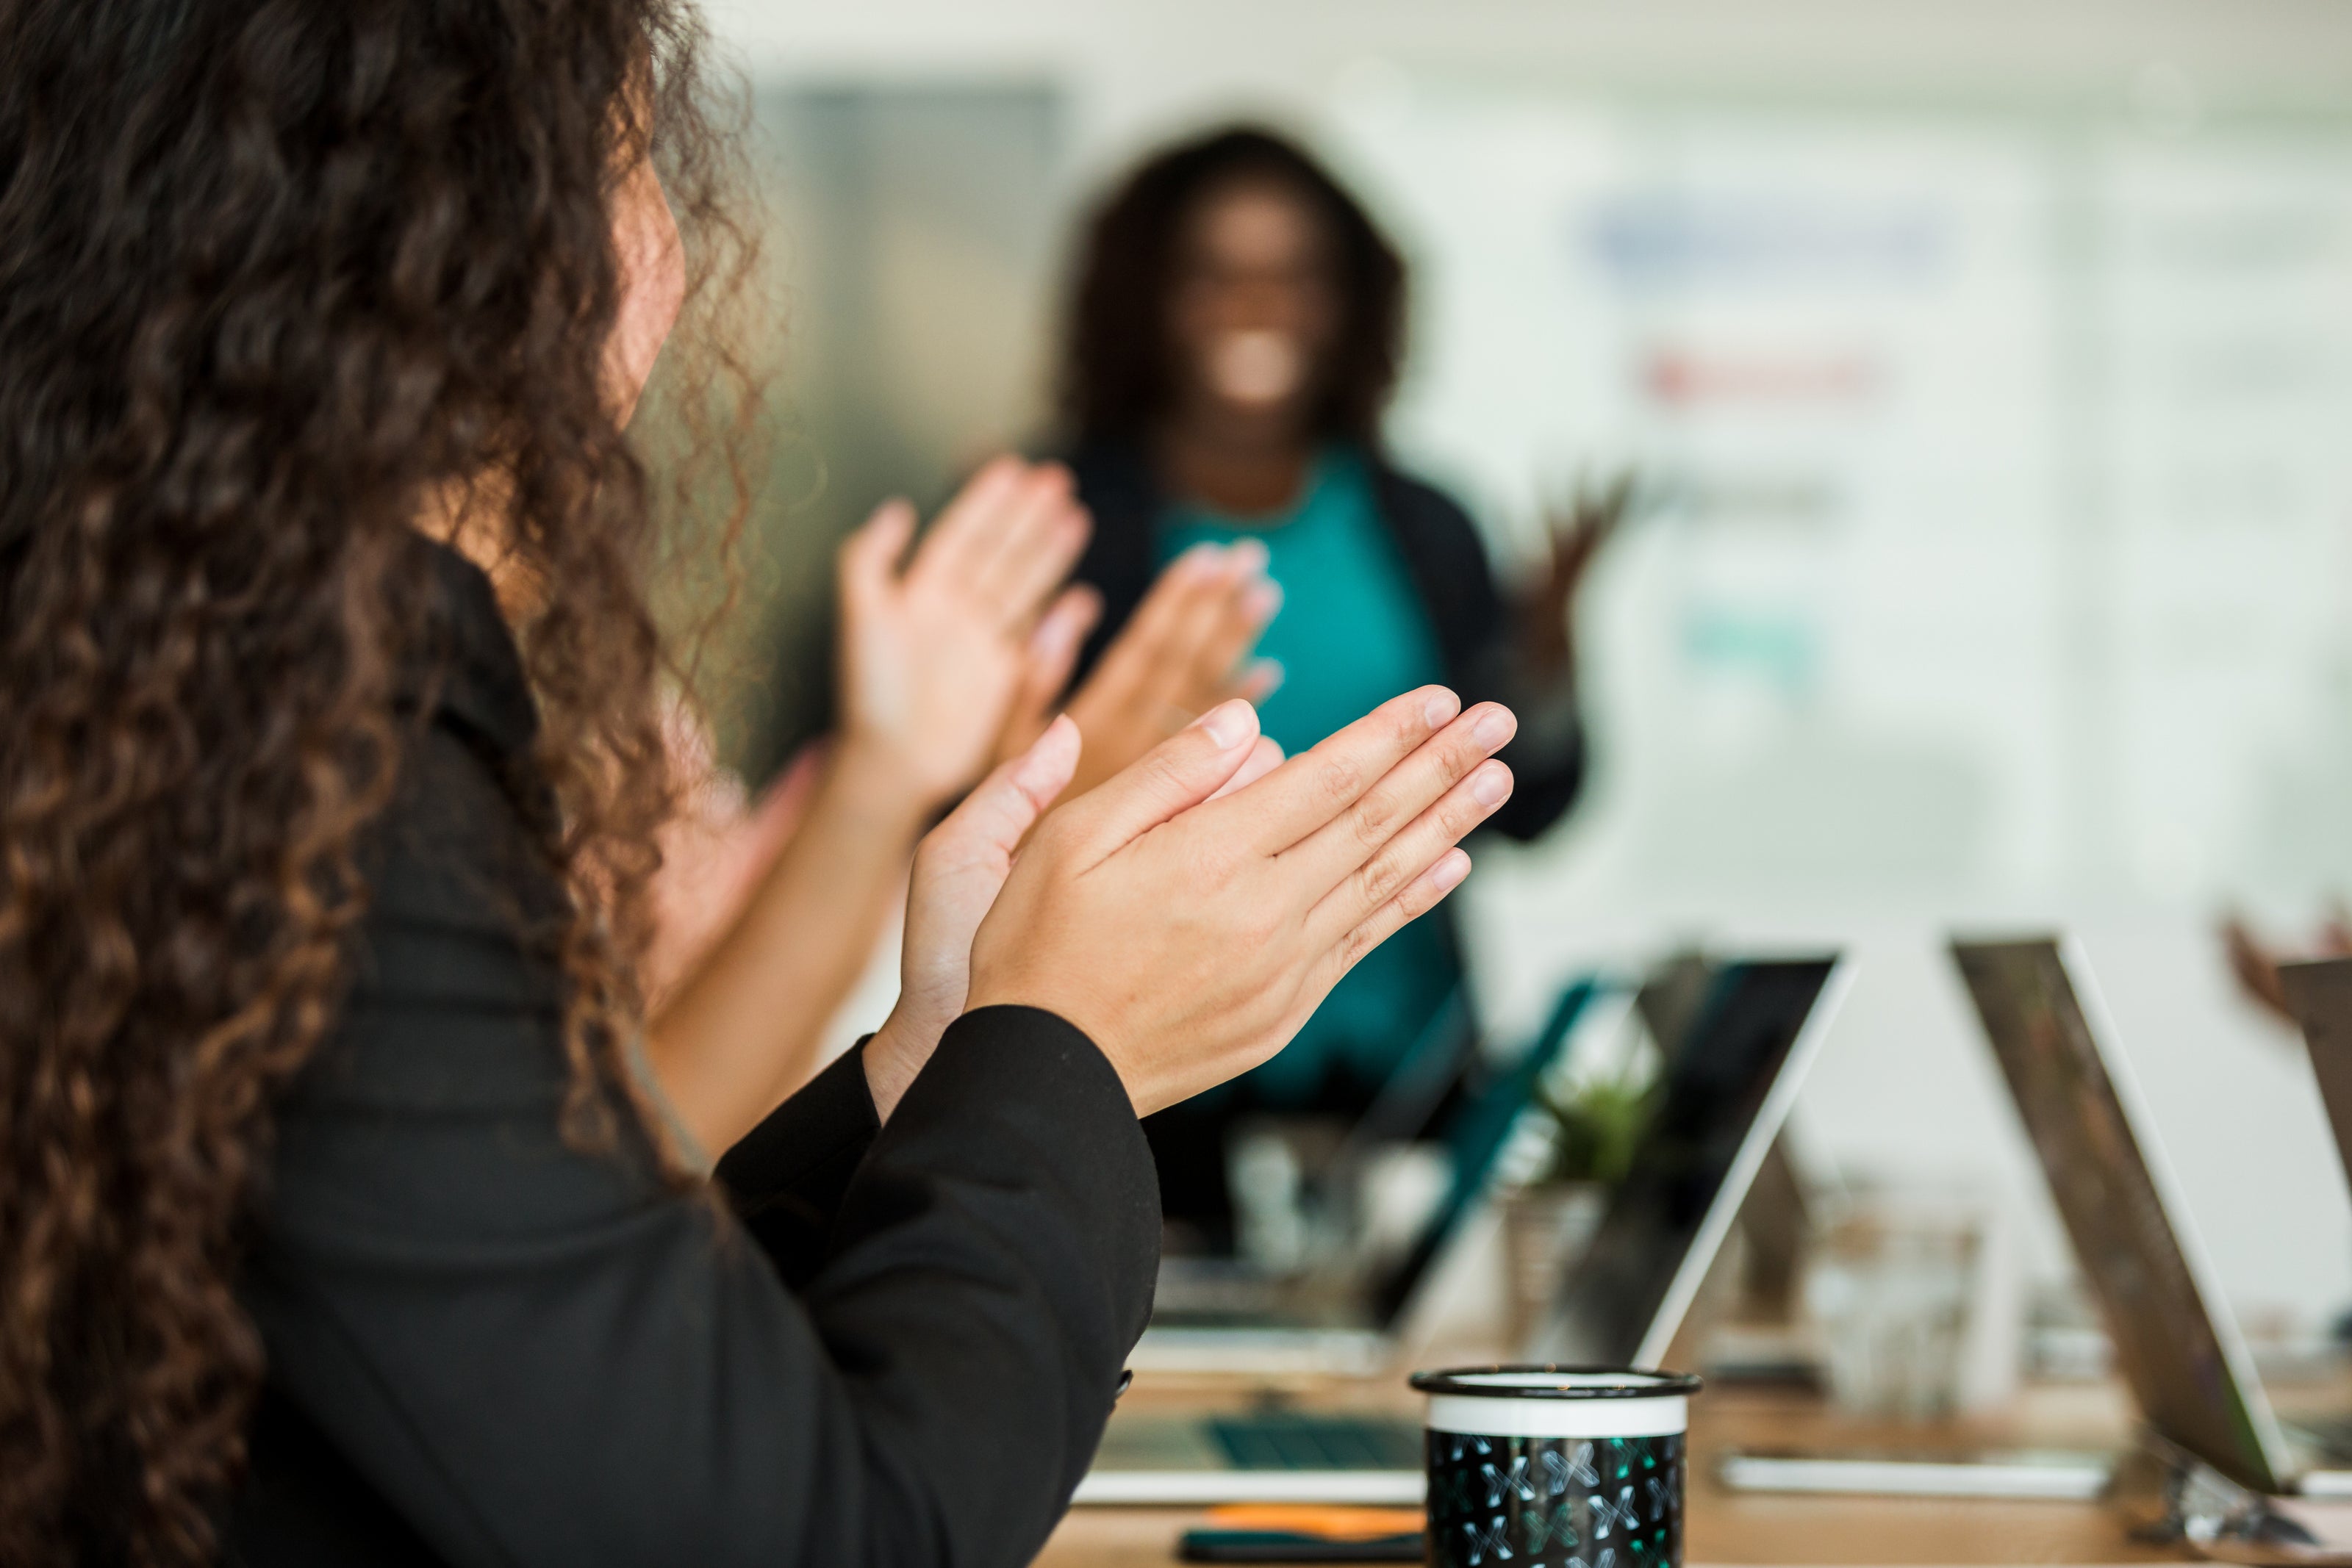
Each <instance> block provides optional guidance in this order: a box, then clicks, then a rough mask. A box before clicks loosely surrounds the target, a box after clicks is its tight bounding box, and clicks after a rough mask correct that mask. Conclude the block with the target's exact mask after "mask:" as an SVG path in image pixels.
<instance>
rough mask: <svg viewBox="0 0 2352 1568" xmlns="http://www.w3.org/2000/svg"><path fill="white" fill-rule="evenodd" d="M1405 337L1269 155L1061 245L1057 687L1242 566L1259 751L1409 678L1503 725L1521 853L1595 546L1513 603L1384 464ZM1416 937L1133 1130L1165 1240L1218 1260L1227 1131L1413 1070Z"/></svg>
mask: <svg viewBox="0 0 2352 1568" xmlns="http://www.w3.org/2000/svg"><path fill="white" fill-rule="evenodd" d="M1404 313H1405V270H1404V266H1403V263H1402V260H1401V259H1400V258H1399V256H1398V255H1397V253H1396V251H1395V250H1394V248H1393V247H1392V246H1391V245H1390V244H1389V243H1388V241H1387V240H1386V239H1385V238H1384V237H1383V236H1382V235H1381V234H1380V232H1379V231H1378V230H1377V229H1376V228H1375V227H1374V225H1373V224H1372V222H1371V220H1370V218H1369V217H1368V216H1367V214H1365V212H1364V210H1363V208H1362V207H1361V206H1360V204H1358V203H1357V202H1356V201H1355V200H1354V199H1353V198H1352V197H1351V196H1349V194H1348V193H1347V192H1346V191H1345V190H1343V189H1342V188H1341V187H1340V186H1339V183H1337V182H1336V181H1335V180H1334V179H1333V178H1332V177H1331V176H1330V175H1329V174H1328V172H1325V171H1324V170H1323V169H1322V168H1321V167H1320V166H1319V165H1318V163H1316V162H1315V161H1314V160H1313V159H1312V158H1310V157H1309V156H1308V155H1307V153H1306V152H1302V151H1301V150H1300V149H1299V148H1298V147H1297V146H1296V145H1295V144H1293V143H1292V142H1290V141H1286V140H1284V139H1283V138H1281V137H1279V136H1276V135H1274V134H1272V133H1270V132H1267V131H1259V130H1255V129H1248V128H1242V129H1235V130H1229V131H1220V132H1216V133H1214V134H1211V135H1208V136H1205V137H1202V138H1201V139H1199V140H1197V141H1191V142H1187V143H1185V144H1183V145H1181V146H1178V147H1176V148H1173V149H1171V150H1169V151H1166V152H1161V153H1160V154H1158V155H1156V156H1154V157H1152V158H1150V159H1148V160H1147V161H1146V162H1144V163H1143V164H1142V165H1141V166H1140V167H1139V169H1138V170H1136V171H1135V172H1133V173H1132V174H1131V175H1130V176H1129V178H1128V180H1127V181H1126V182H1125V183H1123V184H1122V185H1121V186H1120V187H1119V188H1118V190H1117V191H1115V192H1114V193H1112V194H1111V196H1110V197H1109V199H1108V201H1107V202H1105V203H1104V204H1103V205H1102V206H1101V207H1100V209H1099V210H1098V211H1097V214H1095V216H1094V218H1093V220H1092V223H1091V225H1090V226H1089V227H1088V229H1087V233H1086V235H1085V238H1084V242H1083V249H1082V253H1081V255H1080V257H1079V260H1078V265H1077V267H1076V289H1075V292H1074V298H1073V308H1072V310H1071V314H1070V319H1069V323H1068V330H1067V341H1066V345H1065V360H1064V364H1063V371H1062V388H1061V392H1062V402H1063V419H1064V425H1065V431H1066V434H1065V443H1066V444H1065V447H1064V451H1063V456H1064V457H1065V460H1066V461H1067V462H1068V463H1069V465H1070V467H1071V469H1072V471H1073V473H1074V474H1075V475H1076V479H1077V486H1078V494H1079V498H1080V500H1081V501H1082V502H1083V503H1084V504H1085V506H1086V507H1087V508H1088V509H1089V510H1090V511H1091V512H1092V514H1093V516H1094V525H1095V526H1094V534H1093V537H1092V540H1091V542H1090V543H1089V546H1088V548H1087V553H1086V555H1085V556H1084V558H1083V559H1081V561H1080V563H1079V566H1078V569H1077V575H1078V578H1079V580H1081V581H1083V582H1085V583H1087V584H1089V585H1091V586H1092V587H1093V588H1094V589H1096V590H1097V591H1098V592H1100V594H1101V595H1102V599H1103V614H1102V617H1101V620H1100V622H1099V624H1098V626H1097V630H1096V632H1095V634H1094V640H1093V643H1091V644H1090V646H1089V647H1088V648H1087V651H1086V653H1085V654H1084V655H1083V656H1082V658H1081V661H1080V669H1081V673H1082V674H1083V673H1084V671H1085V670H1086V669H1087V668H1088V667H1090V666H1091V665H1092V664H1093V661H1094V660H1095V659H1096V658H1097V657H1098V656H1099V655H1100V654H1101V653H1102V651H1103V649H1104V647H1105V646H1106V645H1107V644H1108V642H1109V640H1110V639H1111V638H1113V637H1115V636H1117V635H1118V632H1119V631H1120V629H1121V628H1122V627H1123V626H1124V625H1125V624H1126V623H1127V622H1128V620H1129V616H1130V615H1131V614H1133V612H1135V610H1136V608H1137V606H1138V604H1139V602H1140V601H1142V599H1143V597H1144V594H1145V591H1146V590H1147V589H1148V588H1149V587H1150V584H1151V583H1152V581H1153V580H1154V579H1155V578H1156V577H1157V576H1158V574H1159V573H1160V572H1161V571H1162V570H1163V569H1166V568H1168V567H1170V566H1171V564H1172V563H1174V562H1175V561H1176V560H1177V559H1179V558H1180V557H1182V556H1183V555H1185V554H1186V553H1187V552H1188V551H1190V550H1192V549H1195V548H1197V547H1199V546H1202V545H1218V546H1226V547H1232V546H1234V545H1236V544H1245V545H1246V547H1247V548H1249V549H1256V550H1262V551H1264V552H1265V559H1266V561H1267V574H1268V576H1269V577H1270V578H1271V580H1273V582H1274V584H1275V586H1276V589H1278V590H1279V592H1280V600H1279V609H1278V610H1277V611H1276V612H1274V613H1273V615H1272V619H1271V620H1270V621H1269V622H1267V623H1266V625H1265V637H1264V641H1263V642H1262V643H1260V646H1259V651H1260V652H1261V653H1266V654H1270V655H1274V656H1275V658H1276V661H1277V662H1278V663H1279V664H1280V666H1281V671H1282V684H1281V685H1279V686H1278V687H1277V688H1276V690H1274V692H1273V693H1272V695H1270V696H1269V697H1268V698H1266V700H1265V702H1264V703H1263V704H1262V708H1261V711H1262V716H1263V720H1264V723H1265V732H1266V733H1267V734H1268V735H1269V736H1271V737H1274V738H1275V739H1276V741H1277V742H1279V743H1280V744H1282V745H1283V746H1284V747H1286V748H1287V749H1289V750H1291V751H1294V752H1296V751H1297V750H1300V749H1303V748H1305V747H1309V746H1312V745H1314V744H1316V743H1317V742H1318V741H1320V740H1321V739H1322V738H1323V737H1325V736H1327V735H1328V734H1329V733H1331V732H1332V731H1333V730H1334V729H1336V728H1337V727H1339V725H1341V724H1342V723H1344V722H1345V715H1346V713H1347V712H1348V710H1349V706H1351V705H1360V703H1361V702H1362V701H1363V700H1364V699H1366V698H1368V697H1369V698H1370V699H1371V700H1374V701H1377V700H1379V695H1376V694H1381V695H1393V693H1394V692H1396V691H1402V690H1407V689H1411V688H1412V686H1414V685H1418V684H1421V683H1423V682H1427V681H1443V682H1444V683H1445V684H1446V685H1451V686H1453V687H1454V689H1455V690H1457V691H1459V692H1460V693H1461V694H1462V695H1463V696H1464V698H1465V700H1471V701H1475V700H1480V699H1488V698H1491V699H1495V700H1498V701H1502V702H1506V703H1507V704H1508V705H1509V706H1511V707H1512V708H1513V709H1514V710H1515V711H1516V712H1517V714H1518V715H1519V719H1520V726H1519V730H1518V734H1517V738H1516V740H1514V741H1513V743H1512V744H1511V745H1510V747H1508V748H1507V750H1506V751H1505V752H1504V753H1503V756H1504V757H1505V758H1506V759H1507V761H1508V762H1509V764H1510V767H1511V769H1512V772H1513V775H1514V777H1515V778H1516V779H1517V788H1516V789H1515V792H1514V793H1513V795H1512V797H1511V800H1509V802H1508V803H1507V805H1505V806H1504V807H1503V808H1502V809H1501V810H1499V811H1498V812H1496V815H1495V817H1494V818H1493V819H1492V824H1493V825H1494V826H1495V827H1496V828H1499V829H1500V830H1501V831H1504V832H1505V833H1507V834H1509V835H1510V836H1511V837H1513V838H1515V839H1518V840H1522V841H1524V840H1529V839H1533V838H1535V837H1537V836H1538V834H1540V833H1542V832H1544V831H1546V830H1547V829H1549V827H1551V825H1552V824H1553V823H1555V822H1557V821H1559V818H1560V817H1561V815H1562V814H1563V813H1564V812H1565V811H1566V810H1568V808H1569V807H1570V804H1571V803H1572V802H1573V801H1574V800H1575V799H1576V795H1577V791H1578V789H1579V788H1580V785H1581V784H1582V781H1583V779H1584V772H1585V755H1586V747H1585V733H1584V727H1583V724H1582V721H1581V718H1580V713H1579V709H1578V705H1577V699H1576V683H1575V672H1574V668H1573V658H1572V639H1571V636H1570V631H1569V624H1568V617H1569V610H1570V601H1571V599H1572V595H1573V591H1574V589H1575V586H1576V581H1577V580H1578V578H1579V577H1580V574H1581V572H1582V569H1583V566H1584V564H1585V563H1586V562H1587V561H1588V560H1589V559H1591V553H1592V550H1593V548H1594V547H1595V546H1596V545H1597V543H1598V539H1599V534H1600V530H1599V529H1597V528H1572V529H1570V530H1569V531H1568V532H1566V533H1565V534H1559V535H1556V536H1555V538H1554V539H1553V549H1552V552H1551V559H1550V561H1549V570H1546V571H1545V572H1544V573H1542V574H1541V576H1540V580H1538V582H1536V583H1534V584H1532V585H1531V586H1530V587H1529V588H1528V590H1527V591H1519V592H1513V591H1507V589H1506V587H1505V585H1503V584H1502V583H1500V582H1498V581H1497V580H1496V575H1495V572H1494V570H1493V568H1492V566H1491V564H1490V563H1489V561H1488V559H1487V557H1486V549H1485V548H1484V546H1483V545H1482V543H1481V541H1480V538H1479V535H1478V532H1477V530H1476V528H1475V527H1473V525H1472V524H1471V521H1470V519H1469V517H1467V516H1465V513H1464V511H1463V509H1462V507H1460V506H1458V505H1457V504H1455V502H1454V500H1453V499H1452V498H1450V497H1447V496H1446V495H1445V494H1444V492H1443V491H1441V490H1439V489H1437V488H1436V487H1435V486H1432V485H1430V484H1428V483H1426V482H1425V481H1423V480H1422V479H1419V478H1416V477H1414V476H1412V475H1410V474H1407V473H1405V472H1403V471H1402V470H1401V469H1400V468H1399V467H1398V466H1397V465H1395V464H1394V463H1393V462H1392V461H1391V458H1390V456H1389V455H1388V453H1387V450H1386V448H1385V445H1384V444H1383V442H1382V439H1381V421H1382V418H1383V415H1384V413H1385V412H1386V409H1387V406H1388V403H1389V401H1390V396H1391V392H1392V391H1393V389H1394V386H1395V383H1396V379H1397V371H1398V365H1399V361H1400V359H1401V357H1402V344H1403V340H1404ZM1235 678H1236V680H1237V681H1240V680H1242V679H1244V674H1242V673H1241V672H1236V677H1235ZM1255 678H1257V679H1258V680H1259V682H1260V684H1261V685H1263V682H1264V678H1265V677H1264V674H1259V675H1257V676H1256V677H1255ZM1183 717H1184V715H1182V714H1181V713H1171V714H1169V715H1168V716H1167V722H1168V723H1170V724H1171V725H1172V724H1175V723H1180V722H1181V721H1182V719H1183ZM1084 727H1085V724H1084V721H1083V719H1082V720H1081V728H1084ZM1090 744H1092V741H1091V737H1090ZM1111 760H1112V761H1113V762H1115V761H1116V760H1117V759H1116V758H1112V759H1111ZM1423 927H1424V928H1423V929H1420V930H1417V931H1414V932H1408V933H1406V934H1405V936H1404V939H1403V940H1402V941H1398V942H1392V943H1391V944H1390V946H1388V947H1386V948H1384V949H1383V950H1382V951H1381V953H1379V954H1376V955H1373V956H1371V957H1370V959H1368V960H1367V961H1366V962H1365V964H1363V965H1362V966H1361V967H1360V968H1359V969H1358V970H1357V971H1355V972H1354V973H1351V974H1350V975H1349V977H1347V978H1346V979H1345V980H1343V981H1342V982H1341V983H1340V986H1339V988H1337V989H1336V990H1335V991H1334V992H1333V993H1332V995H1331V997H1330V998H1328V1000H1327V1001H1326V1002H1325V1004H1324V1007H1323V1009H1322V1010H1321V1011H1320V1012H1318V1015H1317V1017H1316V1018H1315V1019H1311V1020H1310V1021H1309V1023H1308V1025H1307V1029H1306V1030H1302V1031H1301V1033H1300V1035H1299V1037H1298V1038H1297V1040H1294V1041H1293V1042H1292V1044H1291V1045H1290V1046H1289V1047H1288V1048H1287V1049H1286V1051H1284V1052H1283V1053H1282V1055H1281V1056H1279V1057H1277V1058H1276V1060H1275V1061H1270V1062H1268V1063H1266V1064H1265V1066H1263V1067H1261V1068H1259V1069H1258V1070H1257V1071H1255V1072H1253V1073H1251V1074H1250V1075H1249V1076H1248V1077H1247V1078H1245V1079H1244V1080H1242V1081H1240V1082H1238V1083H1236V1084H1234V1085H1231V1086H1229V1088H1228V1090H1227V1091H1225V1092H1221V1093H1220V1094H1218V1095H1214V1096H1209V1097H1204V1098H1203V1099H1202V1101H1199V1102H1196V1103H1193V1104H1191V1105H1187V1106H1182V1107H1179V1108H1177V1109H1176V1110H1175V1111H1172V1112H1171V1113H1168V1114H1167V1115H1165V1116H1163V1117H1160V1118H1156V1119H1155V1121H1154V1123H1152V1124H1148V1126H1147V1131H1149V1132H1150V1133H1151V1134H1152V1139H1153V1145H1154V1149H1155V1152H1156V1154H1157V1155H1158V1157H1159V1163H1160V1181H1161V1187H1162V1191H1163V1195H1164V1197H1165V1198H1166V1200H1167V1203H1168V1213H1169V1215H1170V1217H1171V1218H1175V1219H1180V1220H1182V1221H1186V1222H1188V1223H1191V1224H1192V1225H1194V1226H1196V1227H1198V1228H1199V1229H1200V1230H1201V1232H1202V1236H1203V1238H1204V1239H1206V1240H1208V1241H1209V1243H1210V1244H1211V1245H1215V1244H1216V1242H1217V1240H1218V1239H1219V1238H1220V1236H1221V1233H1222V1231H1223V1226H1224V1223H1225V1221H1226V1219H1227V1218H1229V1216H1230V1207H1231V1206H1230V1203H1229V1201H1228V1195H1227V1193H1226V1191H1225V1186H1224V1176H1223V1143H1224V1138H1223V1133H1224V1131H1225V1129H1226V1128H1227V1127H1228V1126H1229V1125H1230V1124H1231V1122H1232V1120H1233V1118H1234V1117H1235V1116H1236V1115H1238V1114H1240V1113H1243V1112H1244V1111H1245V1110H1250V1109H1270V1110H1276V1111H1281V1112H1304V1113H1338V1114H1342V1115H1344V1114H1350V1113H1354V1112H1357V1111H1360V1109H1362V1108H1363V1106H1364V1105H1366V1104H1368V1103H1370V1100H1371V1099H1372V1098H1373V1097H1374V1096H1375V1095H1377V1094H1378V1093H1379V1092H1380V1088H1381V1084H1382V1083H1384V1082H1386V1081H1387V1080H1388V1078H1389V1077H1390V1076H1391V1074H1392V1073H1393V1071H1395V1069H1396V1068H1397V1067H1398V1066H1399V1065H1400V1064H1401V1063H1402V1062H1403V1061H1405V1060H1407V1059H1408V1058H1410V1057H1412V1055H1413V1054H1414V1053H1415V1052H1417V1051H1423V1050H1433V1049H1442V1048H1443V1046H1444V1043H1445V1042H1446V1041H1447V1040H1448V1039H1449V1038H1450V1037H1452V1036H1453V1034H1454V1030H1453V1029H1452V1020H1454V1019H1459V1018H1460V1017H1461V1016H1462V1015H1461V1013H1460V1011H1459V1009H1458V1007H1457V1005H1456V1004H1457V1003H1458V1001H1459V998H1461V997H1462V995H1463V990H1462V965H1461V959H1460V956H1459V954H1458V951H1457V948H1456V944H1455V942H1454V938H1453V933H1452V930H1451V926H1450V923H1446V922H1442V921H1430V922H1424V923H1423Z"/></svg>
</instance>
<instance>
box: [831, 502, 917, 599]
mask: <svg viewBox="0 0 2352 1568" xmlns="http://www.w3.org/2000/svg"><path fill="white" fill-rule="evenodd" d="M914 537H915V508H914V507H912V506H910V505H908V503H907V502H905V501H902V500H891V501H885V502H883V503H882V505H881V506H879V507H876V508H875V510H874V515H873V516H872V517H868V518H866V523H865V526H863V527H862V528H859V529H858V530H857V531H856V533H853V534H851V535H850V536H849V537H848V538H845V539H844V540H843V541H842V543H841V553H840V557H839V561H838V569H837V570H838V572H839V576H840V580H841V597H842V600H843V601H844V603H845V605H847V606H848V607H850V608H852V609H856V608H858V607H862V606H864V605H867V604H871V603H874V602H875V601H877V600H879V599H881V598H882V597H884V596H885V595H887V593H888V592H889V591H890V590H891V588H892V587H893V586H894V585H895V584H896V583H897V582H898V562H899V561H900V560H901V559H904V557H905V556H906V553H907V542H908V540H909V539H911V538H914Z"/></svg>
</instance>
